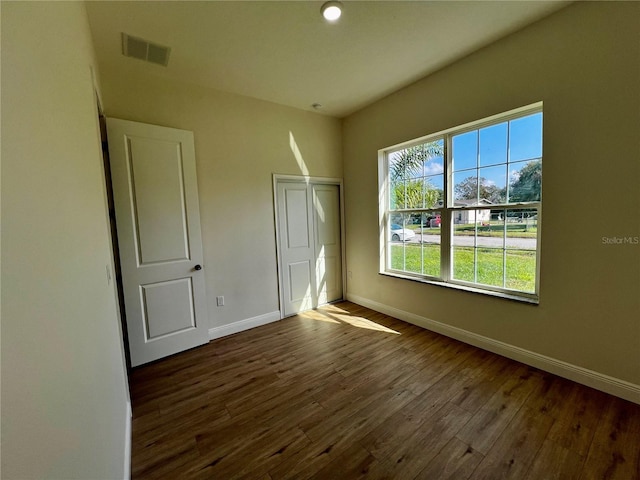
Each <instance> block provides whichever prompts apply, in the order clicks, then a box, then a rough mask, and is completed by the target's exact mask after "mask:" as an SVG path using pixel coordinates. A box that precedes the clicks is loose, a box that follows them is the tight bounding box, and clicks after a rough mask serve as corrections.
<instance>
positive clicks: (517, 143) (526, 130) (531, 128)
mask: <svg viewBox="0 0 640 480" xmlns="http://www.w3.org/2000/svg"><path fill="white" fill-rule="evenodd" d="M540 157H542V112H540V113H534V114H533V115H528V116H526V117H522V118H518V119H516V120H511V122H509V161H511V162H516V161H518V160H528V159H532V158H540Z"/></svg>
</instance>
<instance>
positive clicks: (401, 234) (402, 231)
mask: <svg viewBox="0 0 640 480" xmlns="http://www.w3.org/2000/svg"><path fill="white" fill-rule="evenodd" d="M415 236H416V233H415V232H414V231H413V230H410V229H408V228H402V225H398V224H397V223H392V224H391V240H393V241H394V242H399V241H403V242H406V241H408V240H411V239H412V238H415Z"/></svg>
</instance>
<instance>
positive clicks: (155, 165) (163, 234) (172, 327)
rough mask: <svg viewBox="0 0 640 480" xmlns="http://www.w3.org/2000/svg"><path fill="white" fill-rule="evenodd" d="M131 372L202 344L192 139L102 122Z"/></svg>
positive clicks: (204, 337)
mask: <svg viewBox="0 0 640 480" xmlns="http://www.w3.org/2000/svg"><path fill="white" fill-rule="evenodd" d="M107 130H108V138H109V153H110V157H111V173H112V178H113V193H114V204H115V210H116V223H117V228H118V243H119V246H120V260H121V264H122V283H123V289H124V297H125V311H126V321H127V332H128V335H129V349H130V353H131V363H132V366H137V365H141V364H143V363H147V362H150V361H153V360H157V359H159V358H162V357H165V356H168V355H172V354H174V353H177V352H180V351H183V350H186V349H189V348H193V347H195V346H198V345H202V344H204V343H207V342H208V340H209V336H208V318H207V312H206V298H205V285H204V274H203V271H202V270H196V269H195V268H194V267H195V266H196V265H202V263H203V262H202V260H203V255H202V239H201V233H200V213H199V206H198V190H197V180H196V169H195V151H194V148H193V134H192V133H191V132H188V131H185V130H176V129H173V128H166V127H158V126H155V125H147V124H142V123H136V122H129V121H125V120H118V119H113V118H109V119H107Z"/></svg>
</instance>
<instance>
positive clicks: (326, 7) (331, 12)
mask: <svg viewBox="0 0 640 480" xmlns="http://www.w3.org/2000/svg"><path fill="white" fill-rule="evenodd" d="M320 11H321V12H322V16H323V17H324V18H325V19H326V20H328V21H330V22H335V21H336V20H338V19H339V18H340V15H342V4H341V3H340V2H333V1H332V2H326V3H325V4H323V5H322V8H321V9H320Z"/></svg>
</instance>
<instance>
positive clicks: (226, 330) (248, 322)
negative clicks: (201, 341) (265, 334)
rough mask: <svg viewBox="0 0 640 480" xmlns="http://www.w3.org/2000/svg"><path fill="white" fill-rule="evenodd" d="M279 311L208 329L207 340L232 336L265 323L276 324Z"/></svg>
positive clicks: (278, 318)
mask: <svg viewBox="0 0 640 480" xmlns="http://www.w3.org/2000/svg"><path fill="white" fill-rule="evenodd" d="M280 318H281V317H280V310H277V311H275V312H270V313H265V314H263V315H258V316H257V317H251V318H247V319H245V320H240V321H238V322H233V323H230V324H228V325H221V326H219V327H213V328H210V329H209V340H213V339H215V338H221V337H226V336H227V335H233V334H234V333H238V332H244V331H245V330H249V329H250V328H255V327H259V326H261V325H266V324H267V323H271V322H277V321H278V320H280Z"/></svg>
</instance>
